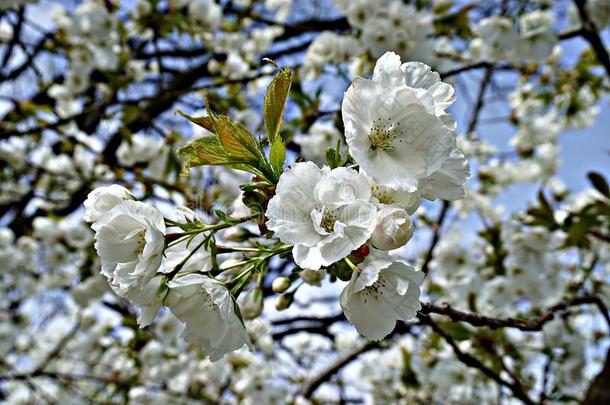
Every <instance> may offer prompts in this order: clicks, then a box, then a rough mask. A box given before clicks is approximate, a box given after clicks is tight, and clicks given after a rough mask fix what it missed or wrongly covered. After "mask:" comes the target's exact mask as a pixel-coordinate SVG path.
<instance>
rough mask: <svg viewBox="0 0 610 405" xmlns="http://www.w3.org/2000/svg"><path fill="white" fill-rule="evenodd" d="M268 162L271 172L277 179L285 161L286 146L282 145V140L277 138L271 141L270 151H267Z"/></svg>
mask: <svg viewBox="0 0 610 405" xmlns="http://www.w3.org/2000/svg"><path fill="white" fill-rule="evenodd" d="M269 161H270V162H271V167H273V171H274V172H275V173H276V174H277V175H278V177H279V175H280V174H281V173H282V170H283V169H284V162H285V161H286V145H284V142H283V141H282V138H281V137H279V136H278V137H277V138H275V141H273V143H272V144H271V149H270V150H269Z"/></svg>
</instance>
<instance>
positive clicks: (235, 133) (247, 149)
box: [212, 115, 263, 163]
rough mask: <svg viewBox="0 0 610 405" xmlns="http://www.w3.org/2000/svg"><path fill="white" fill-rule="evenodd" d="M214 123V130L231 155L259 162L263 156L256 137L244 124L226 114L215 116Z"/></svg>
mask: <svg viewBox="0 0 610 405" xmlns="http://www.w3.org/2000/svg"><path fill="white" fill-rule="evenodd" d="M212 124H213V126H214V132H215V133H216V134H217V135H218V138H219V139H220V142H221V143H222V146H223V147H224V149H225V151H226V152H227V153H228V154H229V155H230V156H232V157H235V158H238V159H243V160H244V161H245V162H248V163H258V162H259V161H260V160H261V159H262V158H263V154H262V152H261V151H260V148H259V146H258V143H257V142H256V139H254V136H252V134H251V133H250V132H249V131H248V130H247V129H246V128H245V127H244V126H243V125H241V124H239V123H237V122H234V121H233V120H231V119H230V118H229V117H227V116H225V115H218V116H214V117H213V118H212Z"/></svg>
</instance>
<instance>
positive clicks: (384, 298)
mask: <svg viewBox="0 0 610 405" xmlns="http://www.w3.org/2000/svg"><path fill="white" fill-rule="evenodd" d="M423 280H424V274H423V273H422V272H420V271H416V270H415V269H414V268H413V267H411V266H409V265H408V264H406V263H403V262H400V261H394V260H392V259H391V258H390V257H389V256H387V254H383V253H382V252H377V251H374V250H373V251H371V253H370V254H369V256H367V258H366V259H365V260H364V262H362V263H361V264H359V265H358V268H357V269H356V270H355V271H354V272H353V274H352V278H351V280H350V282H349V284H348V285H347V286H346V287H345V288H344V289H343V291H342V292H341V308H343V312H344V313H345V316H346V317H347V319H348V320H349V321H350V322H351V323H352V324H353V325H354V326H355V327H356V329H357V330H358V332H360V333H361V334H362V335H364V336H366V337H367V338H369V339H372V340H380V339H383V338H384V337H385V336H387V335H388V334H389V333H391V332H392V330H394V326H395V325H396V321H397V320H402V321H408V320H410V319H412V318H414V317H415V315H416V314H417V311H419V310H420V308H421V304H420V303H419V295H420V290H419V287H420V286H421V284H422V282H423Z"/></svg>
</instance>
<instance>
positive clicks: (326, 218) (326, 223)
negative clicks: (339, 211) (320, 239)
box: [320, 210, 337, 232]
mask: <svg viewBox="0 0 610 405" xmlns="http://www.w3.org/2000/svg"><path fill="white" fill-rule="evenodd" d="M335 222H337V217H336V216H335V213H334V212H332V211H330V210H324V214H322V220H321V221H320V227H321V228H322V229H324V230H325V231H326V232H332V231H333V230H334V229H335Z"/></svg>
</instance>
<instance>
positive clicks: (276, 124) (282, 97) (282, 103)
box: [263, 68, 292, 144]
mask: <svg viewBox="0 0 610 405" xmlns="http://www.w3.org/2000/svg"><path fill="white" fill-rule="evenodd" d="M291 84H292V73H291V71H290V69H288V68H285V69H283V70H282V71H280V72H279V73H278V74H277V75H275V77H274V78H273V80H271V83H269V86H268V87H267V92H266V93H265V99H264V100H263V116H264V120H265V130H266V131H267V138H268V139H269V144H273V142H274V141H275V138H276V136H277V135H278V132H279V130H280V125H281V124H282V116H283V115H284V110H285V108H286V99H287V98H288V92H290V85H291Z"/></svg>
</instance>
